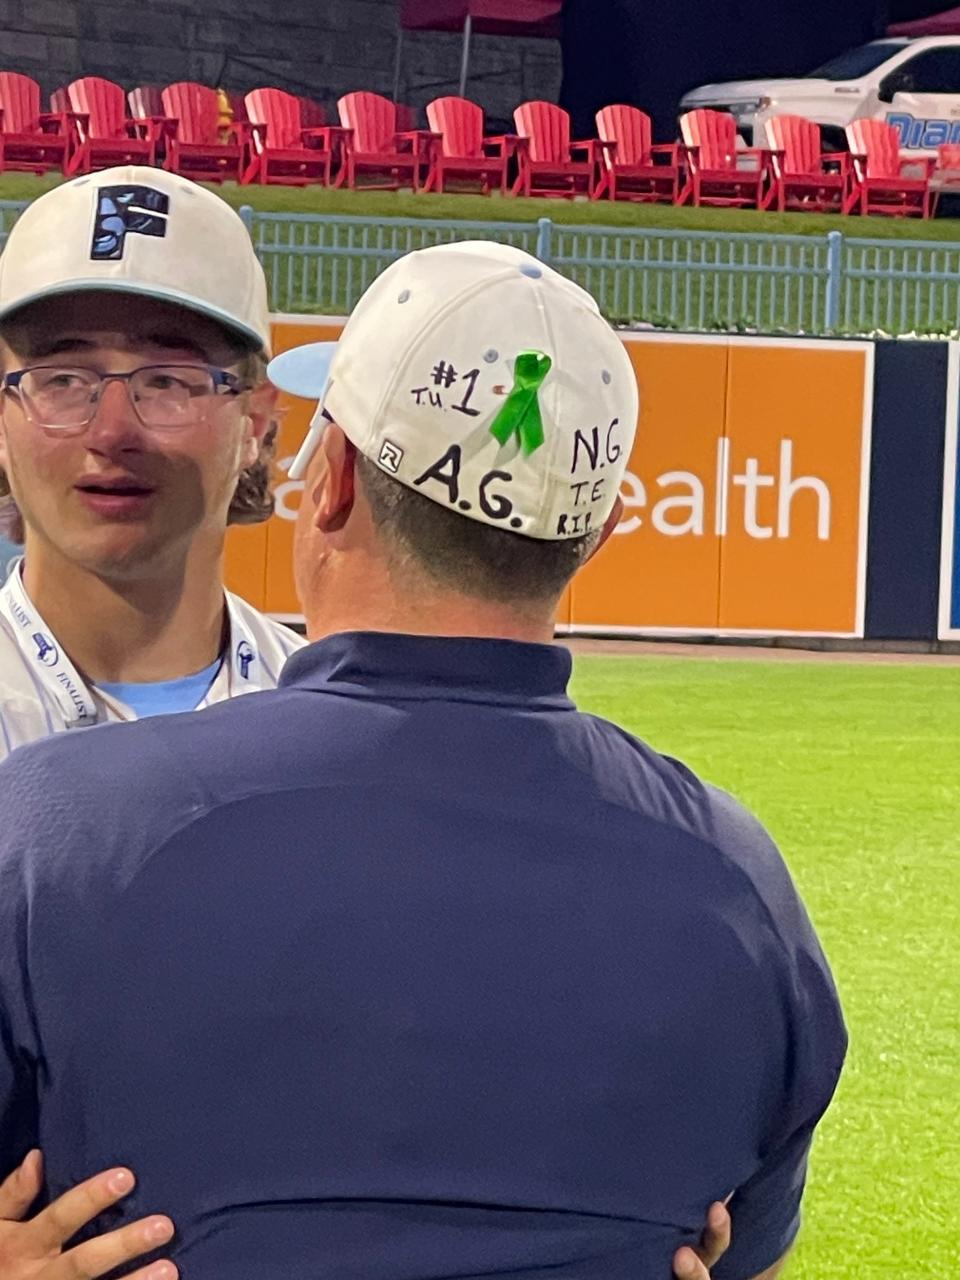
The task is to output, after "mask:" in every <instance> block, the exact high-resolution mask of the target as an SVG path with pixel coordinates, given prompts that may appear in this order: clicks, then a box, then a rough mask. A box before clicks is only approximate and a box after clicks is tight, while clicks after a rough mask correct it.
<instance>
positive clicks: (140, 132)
mask: <svg viewBox="0 0 960 1280" xmlns="http://www.w3.org/2000/svg"><path fill="white" fill-rule="evenodd" d="M67 99H68V101H69V103H70V110H71V118H72V120H73V124H74V129H75V132H76V142H75V145H74V150H73V155H72V157H71V160H70V172H71V173H90V172H91V171H92V170H94V169H107V168H109V167H110V166H112V165H117V164H156V162H157V138H158V137H159V132H160V130H159V128H158V126H157V125H156V124H155V123H154V122H153V121H151V120H134V119H132V118H131V117H129V116H128V115H127V112H126V101H125V96H124V92H123V90H122V89H121V88H120V86H119V85H118V84H114V83H113V81H112V80H103V79H101V78H100V77H99V76H84V77H83V78H82V79H80V80H74V81H73V83H72V84H68V85H67Z"/></svg>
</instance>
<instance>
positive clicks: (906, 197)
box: [846, 119, 936, 218]
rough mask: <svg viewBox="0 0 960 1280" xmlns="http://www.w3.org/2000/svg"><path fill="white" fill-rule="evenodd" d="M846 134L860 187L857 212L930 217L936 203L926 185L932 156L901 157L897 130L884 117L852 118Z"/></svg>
mask: <svg viewBox="0 0 960 1280" xmlns="http://www.w3.org/2000/svg"><path fill="white" fill-rule="evenodd" d="M846 134H847V146H848V147H849V148H850V154H851V157H852V163H853V171H854V173H855V175H856V179H857V183H858V185H859V187H860V212H861V213H863V214H870V213H887V214H891V215H892V216H893V217H898V218H911V217H918V218H929V217H932V215H933V213H934V209H935V207H936V193H935V192H934V191H933V190H932V188H931V186H930V178H931V176H932V174H933V167H934V160H933V158H932V157H930V156H924V157H916V158H914V157H911V158H910V159H909V160H907V159H902V158H901V156H900V134H899V132H898V131H897V130H896V129H895V128H894V127H893V125H891V124H887V122H886V121H885V120H874V119H863V120H854V121H853V123H852V124H848V125H847V128H846ZM918 170H919V172H918Z"/></svg>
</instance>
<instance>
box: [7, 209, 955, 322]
mask: <svg viewBox="0 0 960 1280" xmlns="http://www.w3.org/2000/svg"><path fill="white" fill-rule="evenodd" d="M25 207H26V206H25V205H24V204H23V203H21V202H17V201H0V247H2V245H3V243H4V241H5V240H6V236H7V233H8V232H9V230H10V227H11V226H12V225H13V223H14V221H15V220H16V218H17V217H18V216H19V214H20V213H21V212H22V210H23V209H24V208H25ZM240 216H241V217H242V218H243V220H244V223H245V224H246V226H247V228H248V230H249V232H250V235H251V237H252V239H253V243H254V245H255V247H256V250H257V253H258V255H259V257H260V260H261V262H262V263H263V267H264V271H265V272H266V277H267V284H268V288H269V293H270V305H271V307H272V309H273V310H275V311H291V312H300V313H310V312H312V313H314V314H328V315H344V314H346V313H347V312H349V311H350V310H351V309H352V307H353V306H354V304H355V303H356V301H357V299H358V298H359V296H360V294H361V293H362V292H363V291H364V289H365V288H366V287H367V285H368V284H370V282H371V281H372V280H373V279H374V277H375V276H376V275H377V274H378V273H379V272H380V271H382V270H383V268H384V267H385V266H387V265H388V264H389V263H390V262H393V261H394V259H396V258H398V257H400V256H401V255H402V254H404V253H408V252H410V251H411V250H412V249H419V248H423V247H425V246H427V245H431V244H440V243H443V242H446V241H450V240H462V239H496V240H503V241H507V242H508V243H510V244H515V245H517V246H518V247H520V248H523V249H526V250H527V251H528V252H530V253H533V254H535V255H536V256H537V257H539V258H540V259H541V260H542V261H544V262H548V263H550V264H551V265H552V266H554V267H556V268H557V270H558V271H561V272H563V274H564V275H567V276H569V277H570V278H571V279H573V280H576V281H577V282H578V283H579V284H582V285H583V286H584V287H585V288H587V289H589V290H590V292H591V293H593V294H594V295H595V296H596V298H597V300H598V302H599V303H600V307H601V309H602V310H603V312H604V314H605V315H606V316H608V318H609V319H610V320H612V321H613V322H614V323H616V324H623V325H636V324H648V325H653V326H657V327H663V328H670V329H679V330H689V331H691V332H704V331H721V332H724V331H734V332H738V331H739V332H755V333H784V334H803V333H806V334H830V333H839V334H872V333H887V334H897V335H899V334H908V333H924V334H926V333H930V334H947V333H956V332H957V331H960V242H957V243H943V242H936V241H915V240H901V239H884V240H879V239H878V240H870V239H860V238H854V237H848V236H846V235H845V234H844V233H843V232H841V231H840V230H839V229H838V230H836V231H830V232H828V233H827V234H826V235H809V236H806V235H804V236H798V235H749V234H744V233H738V232H707V231H669V230H658V229H655V228H629V227H619V228H616V227H592V226H571V225H568V224H561V223H556V222H553V221H552V220H551V219H549V218H541V219H540V220H539V222H509V221H503V222H485V221H483V222H481V221H470V222H467V221H460V220H456V221H454V220H449V219H429V218H372V217H347V216H340V215H337V216H328V215H315V214H292V213H261V212H259V211H256V210H254V209H252V208H250V207H249V206H244V207H243V208H242V209H241V210H240Z"/></svg>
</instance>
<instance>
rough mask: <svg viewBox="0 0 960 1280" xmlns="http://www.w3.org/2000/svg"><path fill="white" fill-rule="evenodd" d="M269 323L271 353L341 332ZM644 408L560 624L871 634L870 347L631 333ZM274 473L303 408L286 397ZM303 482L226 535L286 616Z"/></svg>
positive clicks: (282, 486)
mask: <svg viewBox="0 0 960 1280" xmlns="http://www.w3.org/2000/svg"><path fill="white" fill-rule="evenodd" d="M339 328H340V325H339V323H338V322H336V321H321V320H312V319H309V318H307V317H303V318H300V317H290V318H286V317H284V318H279V319H278V320H277V321H276V323H275V325H274V344H275V350H277V351H282V350H286V349H288V348H289V347H292V346H297V345H299V344H301V343H304V342H318V341H324V340H327V339H330V338H335V337H336V336H337V334H338V332H339ZM624 341H625V344H626V346H627V350H628V351H629V353H630V357H631V359H632V361H633V363H634V366H635V368H636V370H637V378H638V382H639V384H640V395H641V410H640V423H639V429H638V434H637V440H636V444H635V446H634V450H633V453H632V456H631V460H630V464H629V467H628V470H627V474H626V476H625V478H624V483H623V486H622V489H621V494H622V497H623V499H624V504H625V508H624V515H623V519H622V521H621V523H620V526H619V527H618V530H617V532H616V534H615V535H614V536H613V537H612V538H611V540H610V542H609V543H608V545H607V546H606V547H605V548H604V549H603V551H602V552H601V553H600V554H599V555H598V556H597V557H596V558H595V559H594V560H593V561H591V563H590V564H589V565H587V566H586V567H585V568H584V569H583V570H582V571H581V573H580V574H579V575H578V576H577V578H576V579H575V581H574V583H573V586H572V589H571V590H570V591H569V592H568V593H567V594H566V596H565V597H564V600H563V601H562V603H561V608H560V612H559V617H558V624H559V626H560V629H561V630H572V631H578V630H583V631H597V632H612V633H619V632H639V633H643V632H659V631H668V632H704V633H713V634H716V633H733V634H750V633H768V634H791V633H793V634H796V633H801V634H802V633H810V634H825V635H831V634H832V635H857V634H862V630H863V605H864V582H865V568H866V566H865V558H866V520H867V484H866V477H867V475H868V472H869V453H870V421H871V409H872V385H873V348H872V346H871V344H870V343H866V342H833V341H815V340H789V339H783V340H780V339H753V338H739V337H730V338H727V337H723V338H712V337H696V336H689V335H684V336H675V335H672V334H649V333H644V334H624ZM283 405H284V408H285V410H286V412H285V414H284V417H283V421H282V425H281V429H280V436H279V441H278V449H277V458H278V461H279V463H280V466H281V469H283V468H284V467H285V465H288V464H289V460H290V459H291V458H292V457H293V455H294V453H295V452H296V449H297V447H298V445H299V443H300V441H301V440H302V438H303V435H304V433H305V431H306V428H307V424H308V422H309V419H310V415H311V412H312V405H310V404H307V403H305V402H303V401H296V400H293V399H292V398H289V397H285V398H284V400H283ZM300 489H301V486H300V485H298V484H292V483H291V482H289V481H286V480H284V479H282V478H281V479H280V481H279V484H278V486H277V514H276V515H275V516H274V518H273V519H272V520H270V521H269V523H268V524H267V525H264V526H259V527H257V528H249V529H235V530H232V531H231V533H230V535H229V538H228V550H227V576H228V583H229V585H230V587H231V589H233V590H235V591H238V592H239V593H240V594H241V595H244V596H245V597H246V598H247V599H249V600H250V601H251V602H252V603H254V604H257V605H258V606H259V607H260V608H264V609H266V610H268V611H269V612H271V613H276V614H279V615H281V616H291V617H292V616H297V615H298V614H299V606H298V604H297V601H296V597H295V593H294V590H293V579H292V572H291V568H290V561H291V546H292V531H293V519H294V517H295V515H296V510H297V504H298V501H299V494H300Z"/></svg>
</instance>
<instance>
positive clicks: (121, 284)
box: [0, 279, 270, 355]
mask: <svg viewBox="0 0 960 1280" xmlns="http://www.w3.org/2000/svg"><path fill="white" fill-rule="evenodd" d="M68 293H133V294H136V295H137V297H139V298H156V299H157V300H158V301H159V302H172V303H174V304H175V305H176V306H178V307H183V308H185V309H186V310H187V311H193V312H194V313H195V314H196V315H201V316H206V317H207V318H208V319H209V320H216V321H217V322H218V323H219V324H221V325H222V326H223V327H224V329H226V330H228V331H229V332H230V333H231V334H232V335H233V336H235V337H237V338H239V339H240V340H241V341H242V342H243V344H244V345H245V346H246V347H248V348H249V349H250V350H251V351H262V352H264V354H266V355H269V354H270V346H269V341H268V339H267V338H265V336H264V334H262V333H258V332H257V330H256V329H254V328H252V327H251V326H250V325H246V324H244V323H243V322H242V321H240V320H238V319H237V318H236V317H235V316H232V315H230V314H229V313H228V312H226V311H221V310H220V309H219V308H218V307H214V306H212V305H211V304H210V303H208V302H204V301H203V300H201V299H199V298H194V297H193V296H192V295H191V294H189V293H184V292H183V291H182V290H179V289H167V288H164V287H163V286H161V285H142V284H137V283H135V282H133V281H128V280H101V279H90V280H65V281H64V282H63V283H62V284H59V285H52V286H47V287H45V288H43V289H38V290H37V291H36V293H30V294H26V295H25V296H24V297H22V298H16V299H14V301H12V302H10V303H8V304H7V305H6V306H4V307H0V320H6V319H7V318H8V317H10V316H13V315H15V314H17V312H19V311H22V310H23V309H24V308H25V307H30V306H33V304H34V303H37V302H42V301H43V300H44V299H45V298H55V297H61V296H62V295H64V294H68Z"/></svg>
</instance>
